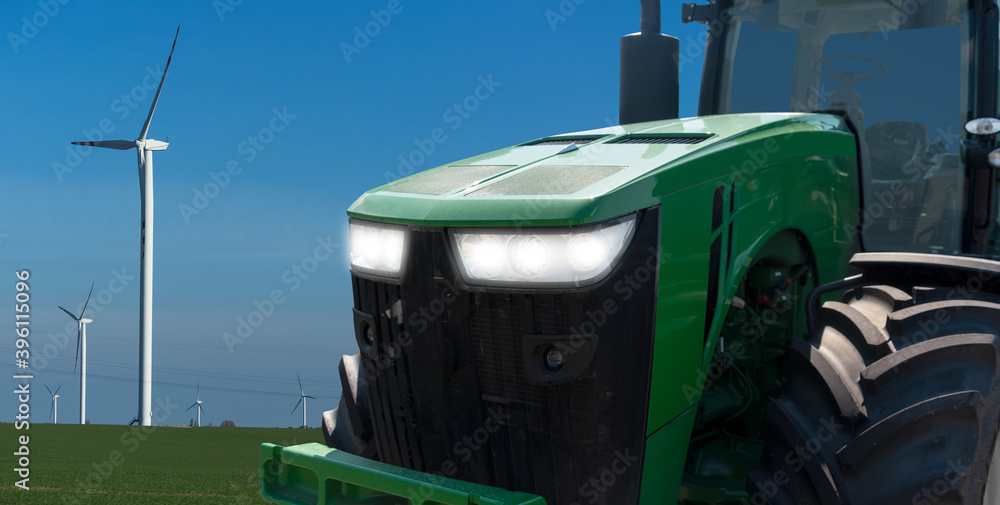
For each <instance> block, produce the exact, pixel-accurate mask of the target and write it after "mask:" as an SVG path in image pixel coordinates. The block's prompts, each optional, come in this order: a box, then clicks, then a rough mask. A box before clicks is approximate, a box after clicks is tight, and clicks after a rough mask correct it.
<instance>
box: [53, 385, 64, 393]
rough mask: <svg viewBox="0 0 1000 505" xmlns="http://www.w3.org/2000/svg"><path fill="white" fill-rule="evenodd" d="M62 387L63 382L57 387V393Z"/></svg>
mask: <svg viewBox="0 0 1000 505" xmlns="http://www.w3.org/2000/svg"><path fill="white" fill-rule="evenodd" d="M60 389H62V384H60V385H59V387H57V388H56V392H55V394H59V390H60Z"/></svg>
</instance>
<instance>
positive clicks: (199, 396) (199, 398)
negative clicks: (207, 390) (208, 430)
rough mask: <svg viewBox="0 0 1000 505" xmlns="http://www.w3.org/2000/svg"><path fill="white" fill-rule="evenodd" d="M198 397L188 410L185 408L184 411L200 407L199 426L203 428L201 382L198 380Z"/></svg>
mask: <svg viewBox="0 0 1000 505" xmlns="http://www.w3.org/2000/svg"><path fill="white" fill-rule="evenodd" d="M196 398H197V401H195V402H194V403H192V404H191V406H190V407H188V408H187V410H185V411H184V412H187V411H188V410H191V409H193V408H195V407H198V427H199V428H201V382H198V396H197V397H196Z"/></svg>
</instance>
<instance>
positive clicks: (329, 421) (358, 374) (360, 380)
mask: <svg viewBox="0 0 1000 505" xmlns="http://www.w3.org/2000/svg"><path fill="white" fill-rule="evenodd" d="M339 369H340V384H341V387H342V392H341V395H340V403H338V404H337V408H335V409H333V410H328V411H326V412H324V413H323V438H324V440H325V441H326V445H327V447H332V448H334V449H339V450H341V451H345V452H349V453H351V454H355V455H358V456H361V457H364V458H368V459H374V460H377V459H378V450H377V449H376V447H375V440H374V438H373V433H374V431H373V427H372V416H371V411H370V410H369V408H368V396H367V392H366V391H365V377H364V375H363V374H362V368H361V354H355V355H353V356H347V355H344V356H343V357H341V358H340V366H339Z"/></svg>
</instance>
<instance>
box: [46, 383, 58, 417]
mask: <svg viewBox="0 0 1000 505" xmlns="http://www.w3.org/2000/svg"><path fill="white" fill-rule="evenodd" d="M43 386H44V384H43ZM45 389H46V390H47V391H48V392H49V394H50V395H52V412H50V414H52V424H59V390H60V389H62V384H60V385H59V387H57V388H56V392H55V393H53V392H52V390H51V389H49V387H48V386H45Z"/></svg>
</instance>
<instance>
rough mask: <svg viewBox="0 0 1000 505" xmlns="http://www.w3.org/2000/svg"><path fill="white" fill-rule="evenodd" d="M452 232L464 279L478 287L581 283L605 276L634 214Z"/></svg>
mask: <svg viewBox="0 0 1000 505" xmlns="http://www.w3.org/2000/svg"><path fill="white" fill-rule="evenodd" d="M521 231H522V233H515V232H513V231H511V232H509V233H505V230H502V229H490V230H454V231H453V232H452V233H451V237H452V241H453V242H454V244H455V250H456V251H457V252H458V257H459V258H458V259H459V263H461V270H462V273H463V275H464V277H465V280H466V281H467V282H468V283H470V284H478V285H508V286H513V285H523V286H536V285H549V286H583V285H587V284H593V283H595V282H598V281H600V280H601V279H602V278H604V276H605V275H607V274H608V272H610V271H611V268H612V267H613V266H614V264H615V262H616V261H617V260H618V258H619V257H620V256H621V254H622V251H623V250H624V249H625V246H626V245H627V244H628V243H629V241H630V240H631V239H632V234H633V232H634V231H635V216H634V215H633V216H628V217H625V218H621V219H616V220H614V221H608V222H606V223H601V224H598V225H593V226H583V227H579V228H566V229H564V230H561V229H552V228H539V229H537V230H531V231H529V229H525V228H522V229H521Z"/></svg>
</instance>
